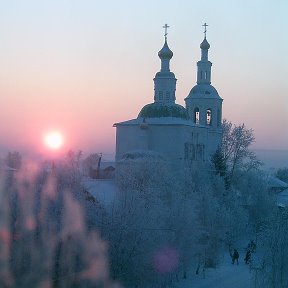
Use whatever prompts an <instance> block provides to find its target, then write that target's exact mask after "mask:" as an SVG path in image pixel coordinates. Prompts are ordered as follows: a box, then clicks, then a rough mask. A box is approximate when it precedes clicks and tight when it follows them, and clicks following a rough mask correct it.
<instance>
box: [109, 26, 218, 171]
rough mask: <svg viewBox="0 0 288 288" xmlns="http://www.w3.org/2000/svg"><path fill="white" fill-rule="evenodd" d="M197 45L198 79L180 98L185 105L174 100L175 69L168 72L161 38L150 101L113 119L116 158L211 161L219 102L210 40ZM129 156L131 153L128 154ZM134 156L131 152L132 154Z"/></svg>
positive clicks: (166, 48) (168, 53) (168, 55)
mask: <svg viewBox="0 0 288 288" xmlns="http://www.w3.org/2000/svg"><path fill="white" fill-rule="evenodd" d="M203 26H204V27H205V31H204V40H203V41H202V43H201V44H200V49H201V59H200V61H198V62H197V83H196V85H195V86H194V87H192V89H191V91H190V93H189V94H188V96H187V97H186V98H185V107H183V106H181V105H179V104H176V103H175V101H176V94H175V92H176V82H177V79H176V78H175V74H174V73H173V72H171V71H170V60H171V59H172V57H173V52H172V51H171V50H170V48H169V46H168V42H167V28H168V27H169V26H168V25H167V24H165V26H164V27H163V28H165V35H164V36H165V41H164V45H163V47H162V49H161V50H160V51H159V53H158V56H159V58H160V61H161V67H160V71H159V72H157V73H156V75H155V77H154V79H153V80H154V102H153V103H149V104H147V105H145V106H144V107H143V108H142V109H141V111H140V112H139V114H138V116H137V118H136V119H132V120H127V121H124V122H119V123H115V124H114V127H116V163H118V162H119V161H122V160H125V159H129V157H130V158H131V159H133V157H135V155H141V153H142V154H143V155H145V153H146V155H149V153H150V155H159V157H161V158H163V159H165V160H167V161H169V162H171V164H173V165H176V166H177V167H181V166H182V167H183V166H184V165H187V164H193V163H196V162H198V163H199V162H207V161H210V159H211V155H212V154H214V152H215V151H216V150H217V148H218V146H219V145H220V143H221V137H222V128H221V122H222V101H223V99H222V98H221V97H220V96H219V94H218V92H217V90H216V89H215V88H214V87H213V86H212V85H211V67H212V63H211V62H210V61H209V59H208V50H209V48H210V44H209V43H208V41H207V39H206V27H207V26H208V25H207V24H206V23H205V24H204V25H203ZM131 155H132V156H131ZM133 155H134V156H133Z"/></svg>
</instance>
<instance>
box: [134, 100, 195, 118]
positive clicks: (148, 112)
mask: <svg viewBox="0 0 288 288" xmlns="http://www.w3.org/2000/svg"><path fill="white" fill-rule="evenodd" d="M162 117H174V118H181V119H188V118H189V117H188V113H187V110H186V109H185V108H184V107H183V106H181V105H178V104H174V103H173V104H171V105H167V104H166V105H164V104H162V103H155V102H154V103H151V104H147V105H145V106H144V107H143V108H142V109H141V111H140V113H139V115H138V118H162Z"/></svg>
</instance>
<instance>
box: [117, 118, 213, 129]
mask: <svg viewBox="0 0 288 288" xmlns="http://www.w3.org/2000/svg"><path fill="white" fill-rule="evenodd" d="M141 124H146V125H148V126H149V125H186V126H195V127H202V128H207V127H206V126H203V125H198V124H197V125H196V124H195V123H193V122H192V121H191V120H186V119H182V118H175V117H160V118H142V117H139V118H137V119H132V120H128V121H124V122H119V123H115V124H114V125H113V126H114V127H116V126H118V125H141Z"/></svg>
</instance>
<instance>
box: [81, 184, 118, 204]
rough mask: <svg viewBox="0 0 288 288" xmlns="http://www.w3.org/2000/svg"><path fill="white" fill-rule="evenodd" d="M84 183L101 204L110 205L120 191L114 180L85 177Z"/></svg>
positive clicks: (86, 188)
mask: <svg viewBox="0 0 288 288" xmlns="http://www.w3.org/2000/svg"><path fill="white" fill-rule="evenodd" d="M82 185H83V187H84V188H85V190H86V191H87V192H89V193H90V194H91V195H92V196H93V197H94V198H95V199H96V200H97V201H98V202H99V203H100V204H101V205H103V206H104V207H106V208H108V207H110V206H111V205H112V204H113V202H114V199H115V197H116V193H118V188H117V186H116V185H115V182H114V181H113V180H106V179H105V180H104V179H85V180H83V181H82Z"/></svg>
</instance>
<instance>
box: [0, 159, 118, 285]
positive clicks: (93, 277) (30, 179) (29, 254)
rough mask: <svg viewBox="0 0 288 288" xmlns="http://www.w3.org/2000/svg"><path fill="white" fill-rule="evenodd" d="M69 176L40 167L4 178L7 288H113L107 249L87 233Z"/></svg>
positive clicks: (0, 219)
mask: <svg viewBox="0 0 288 288" xmlns="http://www.w3.org/2000/svg"><path fill="white" fill-rule="evenodd" d="M68 174H69V172H67V171H65V170H62V171H57V169H54V170H53V171H52V172H45V171H43V170H41V169H39V167H37V166H36V165H35V164H34V163H24V164H23V165H22V169H21V170H19V171H16V172H12V173H11V172H3V173H2V174H1V176H0V249H1V251H0V255H1V258H0V286H1V287H112V286H113V285H112V282H111V281H110V278H109V268H108V260H107V244H106V243H105V242H104V241H103V240H101V238H100V237H99V234H98V233H97V231H87V228H86V221H85V216H84V212H83V209H82V207H81V206H80V205H79V203H78V201H77V200H76V199H75V197H74V194H73V193H74V192H75V190H78V189H80V186H79V183H78V184H77V182H75V181H74V182H73V185H71V183H70V180H71V177H69V175H68ZM74 180H75V178H74ZM72 187H73V188H72ZM73 190H74V191H73ZM113 287H116V286H113Z"/></svg>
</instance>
